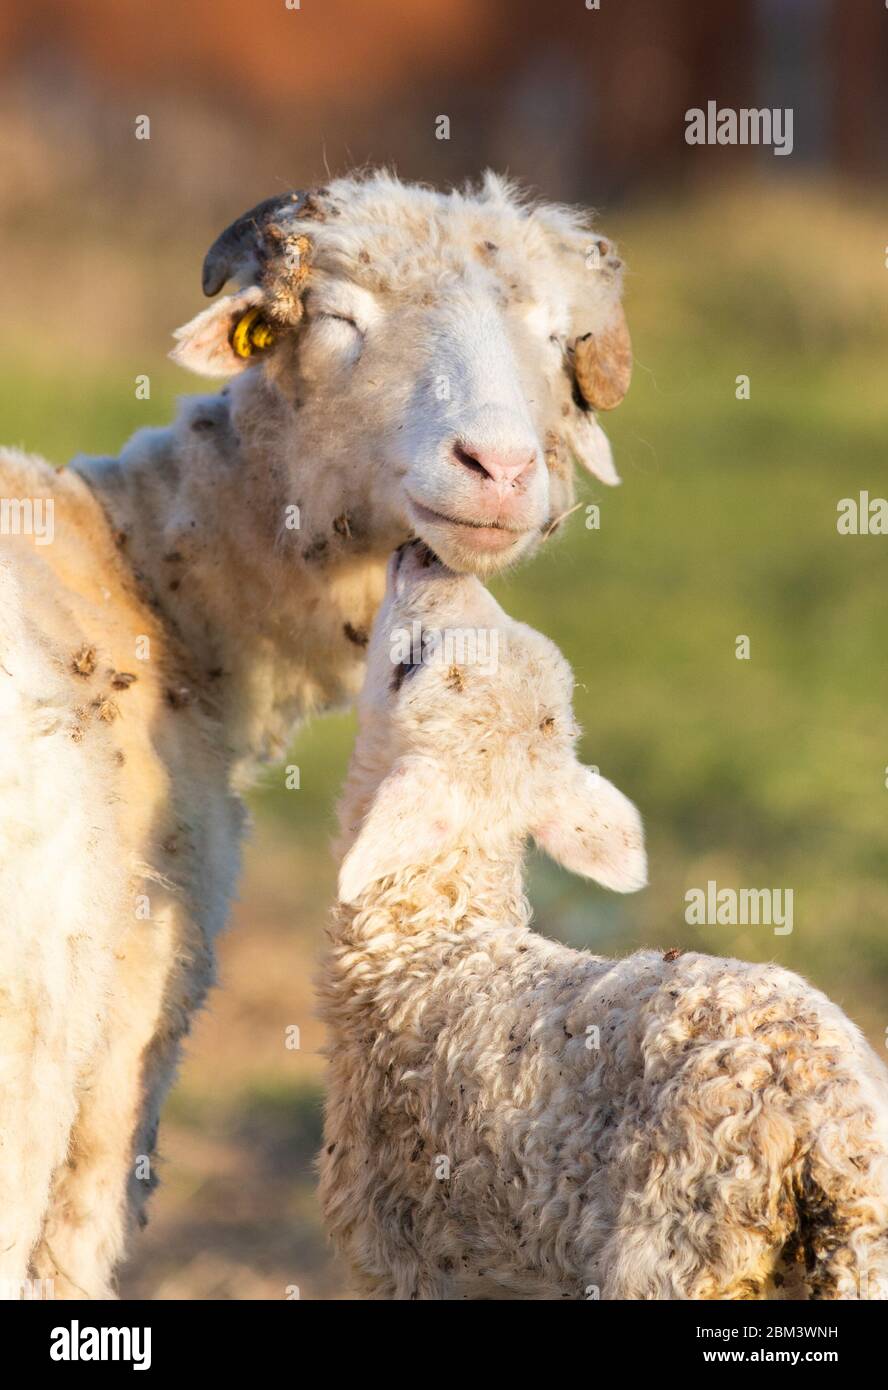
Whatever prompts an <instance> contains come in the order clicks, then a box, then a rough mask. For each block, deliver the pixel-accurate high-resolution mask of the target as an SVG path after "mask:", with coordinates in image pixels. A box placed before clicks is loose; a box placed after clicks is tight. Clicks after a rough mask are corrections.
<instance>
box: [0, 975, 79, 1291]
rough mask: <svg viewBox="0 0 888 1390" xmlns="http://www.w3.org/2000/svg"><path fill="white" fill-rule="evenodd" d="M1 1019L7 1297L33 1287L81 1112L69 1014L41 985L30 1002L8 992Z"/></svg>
mask: <svg viewBox="0 0 888 1390" xmlns="http://www.w3.org/2000/svg"><path fill="white" fill-rule="evenodd" d="M0 997H3V1000H4V1003H3V1009H2V1019H0V1298H2V1299H17V1298H20V1297H22V1296H23V1295H25V1296H27V1293H26V1282H25V1281H26V1280H27V1278H28V1262H29V1258H30V1255H31V1251H32V1249H33V1247H34V1245H35V1243H36V1241H37V1239H38V1237H39V1235H40V1228H41V1224H42V1221H43V1217H44V1213H45V1211H46V1207H47V1204H48V1202H49V1195H50V1189H51V1185H52V1175H53V1172H54V1170H55V1168H56V1167H57V1165H58V1164H59V1163H61V1162H62V1161H63V1159H64V1156H65V1151H66V1147H67V1143H68V1135H69V1132H70V1129H71V1125H72V1123H73V1120H74V1115H75V1113H76V1100H75V1094H76V1091H75V1088H76V1075H75V1067H74V1066H73V1065H72V1063H71V1060H70V1057H69V1054H68V1052H67V1049H66V1035H65V1025H64V1020H63V1019H62V1018H60V1016H59V1014H58V1012H57V1011H55V1010H54V1009H52V1008H51V1007H50V1006H49V1004H48V1003H47V1001H46V998H45V994H44V991H42V990H35V992H34V999H35V1000H37V999H39V1000H40V1002H39V1003H33V1004H32V1005H31V1006H30V1007H15V1006H14V1005H12V1004H11V1003H10V996H9V994H8V993H6V992H4V991H3V990H0Z"/></svg>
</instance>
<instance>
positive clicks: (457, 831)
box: [319, 542, 888, 1299]
mask: <svg viewBox="0 0 888 1390" xmlns="http://www.w3.org/2000/svg"><path fill="white" fill-rule="evenodd" d="M415 623H418V624H420V625H421V628H422V630H423V631H424V632H428V633H433V634H441V633H455V632H461V633H463V634H465V633H467V632H476V633H477V632H480V631H482V630H486V631H488V632H489V633H495V634H497V636H498V640H497V642H496V643H490V642H488V643H487V644H486V646H487V649H488V650H489V649H490V647H491V646H494V647H495V648H496V650H497V651H498V654H499V655H498V669H497V671H496V673H495V674H491V672H490V671H489V670H482V669H481V667H480V665H472V664H470V663H469V662H467V661H466V662H462V663H459V662H457V663H455V664H451V663H450V662H449V661H448V658H447V657H446V656H442V653H443V652H444V651H445V645H444V644H443V643H442V642H440V641H434V642H430V643H429V649H430V650H431V651H433V652H434V653H435V659H433V660H432V661H430V662H423V661H419V662H418V663H416V664H410V663H408V664H406V665H404V664H398V665H394V664H393V661H392V659H391V657H392V654H393V653H394V654H395V655H396V656H397V657H398V658H399V660H400V656H401V651H400V634H401V632H402V631H403V630H407V631H411V630H412V629H413V625H414V624H415ZM451 655H452V653H451ZM571 689H572V677H571V672H570V669H569V667H568V665H567V663H566V661H565V660H564V658H563V657H562V656H561V654H560V653H559V652H558V651H557V649H556V648H555V647H554V646H553V645H552V643H551V642H549V641H548V640H547V639H546V638H545V637H543V636H541V635H540V634H539V633H536V632H533V631H532V630H530V629H529V628H527V627H525V626H523V625H521V624H519V623H517V622H513V621H512V620H510V619H509V618H508V617H507V616H506V615H505V614H504V613H503V611H502V609H501V608H500V607H499V605H498V604H497V603H496V602H495V601H494V599H493V598H492V597H491V596H490V594H489V593H487V592H486V591H485V589H484V588H483V587H482V585H481V584H480V582H479V581H478V580H477V579H476V578H474V577H472V576H458V575H455V574H454V573H453V572H452V571H450V570H449V569H447V568H446V567H445V566H444V565H443V564H441V563H440V562H439V561H437V560H436V559H435V558H434V557H433V556H432V555H431V554H430V553H429V552H428V551H427V550H426V549H425V548H424V547H423V546H422V545H421V544H419V543H415V542H414V543H412V544H410V545H409V546H407V547H406V548H405V549H402V550H401V551H399V552H398V554H397V555H396V556H395V557H394V558H393V561H392V563H391V566H390V570H389V577H388V588H387V594H386V598H385V602H384V605H383V608H382V610H381V612H380V615H379V618H378V621H377V626H376V628H375V630H374V634H373V637H372V641H371V645H370V652H369V659H368V670H367V679H366V684H365V688H364V692H363V694H362V696H361V701H360V706H359V708H360V721H361V722H360V733H359V738H358V742H357V746H356V749H355V753H354V758H353V761H352V765H351V768H350V772H349V777H348V781H347V785H346V790H345V794H344V798H343V803H342V809H341V820H342V828H343V844H344V849H345V853H344V858H343V862H342V866H341V873H340V891H339V902H338V904H337V907H336V909H335V912H334V916H333V922H332V926H331V929H330V941H329V946H328V950H327V953H326V956H325V960H324V965H323V969H322V975H321V979H320V999H321V1009H322V1013H323V1016H324V1018H325V1020H326V1023H327V1026H328V1030H329V1044H328V1057H329V1081H328V1099H327V1109H326V1123H325V1132H324V1149H323V1152H322V1154H321V1156H320V1160H319V1164H320V1192H321V1200H322V1205H323V1209H324V1213H325V1217H326V1221H327V1223H328V1226H329V1229H330V1232H331V1234H332V1237H333V1239H334V1242H335V1245H336V1246H337V1248H338V1249H339V1251H340V1252H341V1253H342V1255H343V1256H344V1258H345V1260H346V1261H347V1263H348V1265H349V1267H350V1270H351V1274H352V1277H353V1279H354V1283H355V1287H356V1289H357V1290H358V1291H360V1292H361V1293H362V1294H363V1295H364V1296H366V1297H370V1298H395V1299H454V1298H482V1299H492V1298H524V1299H554V1298H572V1299H588V1298H595V1297H601V1298H606V1299H615V1298H623V1299H675V1298H679V1299H726V1298H730V1299H736V1298H772V1297H798V1296H804V1295H808V1296H811V1297H817V1298H827V1299H836V1298H841V1299H856V1298H873V1299H875V1298H886V1297H888V1072H886V1069H885V1067H884V1066H883V1064H882V1063H881V1062H880V1061H879V1060H878V1059H877V1058H876V1056H875V1054H874V1053H873V1052H872V1051H871V1050H870V1049H869V1047H868V1046H867V1045H866V1043H865V1042H864V1040H863V1038H862V1036H861V1034H860V1033H859V1031H858V1030H857V1028H856V1027H855V1026H854V1025H853V1024H852V1023H851V1022H850V1021H849V1020H848V1019H847V1018H846V1017H845V1015H844V1014H843V1013H842V1011H841V1010H840V1009H839V1008H838V1007H837V1006H836V1005H835V1004H833V1003H831V1002H830V1000H829V999H827V998H826V997H825V996H824V995H823V994H821V993H820V992H819V991H817V990H815V989H813V988H812V987H811V986H810V985H808V984H807V983H806V982H805V981H804V980H802V979H801V978H800V977H799V976H797V975H794V974H792V973H790V972H789V971H787V970H784V969H782V968H780V967H779V966H777V965H773V964H771V965H754V964H748V963H745V962H743V961H738V960H720V959H716V958H713V957H710V956H705V955H700V954H696V953H689V954H686V955H681V954H679V953H678V952H677V951H675V950H670V951H668V952H666V953H665V954H663V953H661V952H658V951H653V950H644V951H639V952H637V953H635V954H633V955H630V956H628V957H626V958H625V959H622V960H606V959H603V958H601V957H599V956H594V955H590V954H588V953H586V952H584V951H577V950H572V949H569V948H568V947H566V946H563V945H560V944H557V943H555V942H552V941H549V940H546V939H544V938H543V937H541V936H539V935H537V934H536V933H534V932H533V931H532V930H531V929H530V927H529V919H530V910H529V906H528V903H527V900H526V898H525V896H524V892H523V886H522V867H523V866H522V860H523V846H524V841H525V838H526V836H527V835H528V834H532V835H533V837H534V838H535V840H536V842H537V843H538V845H540V846H541V847H542V848H543V849H545V850H546V851H547V852H548V853H549V854H550V855H551V856H552V857H553V858H555V859H556V860H557V861H559V862H560V863H561V864H563V865H564V866H566V867H567V868H568V869H570V870H572V871H573V872H575V873H579V874H583V875H585V876H587V877H589V878H593V879H596V880H597V881H598V882H599V883H602V884H604V885H605V886H606V887H608V888H611V889H615V890H617V891H620V892H623V891H630V890H634V889H637V888H639V887H640V886H642V885H643V883H644V881H645V874H646V862H645V851H644V844H643V834H642V828H641V822H640V819H639V816H638V813H637V811H636V810H635V808H634V807H633V806H632V805H631V803H630V802H628V801H627V800H626V798H625V797H624V796H623V795H622V794H621V793H620V792H618V791H617V790H616V788H614V787H613V786H612V785H611V784H610V783H609V782H607V781H606V780H605V779H604V778H603V777H601V776H599V775H598V774H597V773H595V772H593V771H591V770H590V769H586V768H583V767H582V766H581V765H580V763H579V762H578V760H577V758H576V755H575V752H574V745H575V741H576V737H577V729H576V726H575V723H574V718H573V714H572V710H571Z"/></svg>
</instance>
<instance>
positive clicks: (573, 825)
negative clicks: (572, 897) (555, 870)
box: [532, 762, 647, 893]
mask: <svg viewBox="0 0 888 1390" xmlns="http://www.w3.org/2000/svg"><path fill="white" fill-rule="evenodd" d="M541 810H542V818H541V819H540V820H539V821H538V822H537V824H536V825H535V826H534V827H532V834H533V837H534V839H535V840H536V842H537V844H538V845H539V846H540V848H541V849H544V850H545V851H546V853H547V854H548V855H550V856H551V858H552V859H554V860H555V861H556V862H557V863H558V864H561V865H563V867H564V868H565V869H569V870H570V872H571V873H574V874H582V875H583V876H584V877H585V878H594V879H595V881H596V882H597V883H601V884H603V885H604V887H605V888H612V889H614V891H615V892H617V893H634V892H635V891H636V890H637V889H639V888H643V887H644V886H645V884H646V883H647V855H646V854H645V850H644V830H643V828H642V824H641V816H640V815H639V814H638V811H637V810H636V808H635V807H634V806H633V805H632V802H631V801H630V800H629V799H628V797H625V796H624V795H623V793H622V792H621V791H618V790H617V788H616V787H615V786H614V785H613V783H612V782H608V780H607V778H605V777H601V776H600V775H599V774H598V773H597V772H593V771H592V769H591V768H588V767H583V766H582V765H581V764H580V763H578V762H574V763H573V764H572V766H570V767H569V768H568V769H567V771H566V773H565V776H564V777H563V778H558V779H557V783H556V784H555V785H553V786H552V787H551V788H550V789H549V791H548V793H547V794H546V795H545V796H544V798H543V806H542V808H541Z"/></svg>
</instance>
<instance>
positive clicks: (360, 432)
mask: <svg viewBox="0 0 888 1390" xmlns="http://www.w3.org/2000/svg"><path fill="white" fill-rule="evenodd" d="M621 269H622V267H621V262H620V261H619V259H618V258H617V257H616V256H615V254H614V253H613V248H612V247H611V245H610V243H609V242H606V241H604V240H602V239H600V238H595V239H593V240H591V241H590V232H589V230H588V226H587V223H586V221H585V219H584V218H583V217H582V216H581V215H579V214H575V213H572V212H570V211H568V210H566V209H563V208H557V207H552V206H549V205H546V204H538V205H528V204H527V203H526V202H525V201H524V200H523V199H522V198H521V196H520V195H519V194H517V193H516V192H515V190H513V189H512V188H510V187H509V186H508V185H507V184H505V183H503V182H502V181H501V180H498V179H496V178H495V177H494V176H488V177H487V178H486V180H485V181H484V182H483V183H482V185H481V186H480V187H479V188H472V189H468V190H466V191H464V192H457V191H454V192H451V193H446V194H444V193H437V192H435V191H434V190H432V189H427V188H423V187H418V186H415V185H408V184H402V183H401V182H400V181H399V180H397V179H394V178H392V177H391V176H390V175H386V174H374V175H369V176H367V177H364V178H352V179H349V178H345V179H339V180H334V181H333V182H332V183H331V184H330V185H329V186H328V187H324V188H316V189H311V190H309V191H304V192H288V193H286V194H282V195H280V196H277V197H274V198H269V199H266V200H265V201H264V202H262V203H259V204H257V206H256V207H254V208H251V209H250V210H249V211H248V212H246V213H244V214H243V215H242V216H241V217H238V218H237V219H236V220H235V221H234V222H233V223H232V224H231V225H230V226H229V227H227V228H226V229H225V231H224V232H222V234H221V235H220V236H219V237H217V239H216V241H215V242H214V243H213V245H212V246H211V248H210V250H209V252H208V253H207V256H206V259H205V262H204V272H203V285H204V290H205V291H206V292H207V293H208V294H214V293H216V292H218V291H219V290H221V289H222V288H223V286H224V285H225V283H226V281H228V280H231V279H234V280H236V281H237V282H238V284H239V285H240V288H239V289H237V290H235V292H234V293H231V294H229V295H227V296H225V297H221V298H219V299H218V300H216V302H215V303H214V304H213V305H211V307H210V308H209V309H206V310H205V311H204V312H203V313H202V314H200V315H198V316H197V318H195V319H194V320H193V321H192V322H191V323H189V324H187V325H186V326H185V327H184V328H182V329H180V330H179V331H178V332H177V334H176V338H177V340H178V346H177V348H176V349H175V351H174V353H173V357H174V358H175V360H176V361H178V362H179V363H181V364H182V365H184V366H187V367H190V368H192V369H193V370H195V371H197V372H199V373H200V374H202V375H217V376H228V375H232V374H235V373H238V372H243V371H244V369H245V368H252V369H254V371H255V372H256V373H261V375H262V378H263V382H264V387H267V388H269V390H270V391H271V392H272V393H273V394H276V396H277V397H278V398H279V399H280V400H282V401H283V402H284V403H285V404H289V405H290V406H294V407H296V409H295V411H293V410H290V411H288V410H286V409H284V410H283V411H282V412H281V418H282V419H284V420H285V421H286V423H285V425H284V426H283V427H282V428H283V429H284V430H285V431H286V435H287V437H286V438H281V439H280V441H279V445H280V449H279V457H281V458H282V459H286V458H287V457H288V456H289V455H291V454H292V456H293V457H294V459H295V458H296V457H297V456H298V457H302V458H306V457H315V458H316V459H317V461H318V463H322V464H323V470H324V474H325V477H326V478H328V479H329V480H330V482H329V487H330V488H331V489H332V487H333V486H334V483H333V479H334V478H338V479H339V480H340V481H346V482H348V483H349V487H348V488H347V489H345V491H346V493H347V495H348V496H349V497H353V496H354V491H355V488H354V486H353V484H354V478H353V477H351V478H345V474H346V473H349V474H351V475H354V473H355V470H356V469H358V468H363V469H364V470H365V475H364V481H363V484H362V485H361V486H362V490H363V493H364V496H363V497H362V498H361V499H360V501H361V506H362V510H363V511H364V512H365V513H367V514H371V513H372V521H371V522H370V523H368V524H370V525H371V528H372V529H374V530H375V531H376V533H377V536H378V538H379V540H380V541H381V540H382V536H383V532H384V535H385V538H386V539H390V538H391V537H394V538H395V542H396V543H397V540H399V539H403V538H404V536H405V535H409V534H410V533H415V534H418V535H420V536H422V537H423V538H424V539H425V540H426V541H427V542H428V544H429V545H430V546H431V547H432V548H433V549H434V550H435V551H436V552H437V553H438V554H440V555H442V556H444V557H445V558H446V559H447V561H448V563H449V564H450V565H451V566H452V567H453V568H454V569H456V570H463V569H468V570H471V571H473V572H475V573H487V572H491V571H493V570H495V569H498V568H501V567H502V565H503V564H504V563H508V562H511V561H513V560H515V559H517V558H518V557H519V556H521V555H524V554H526V553H528V552H529V551H530V550H532V549H533V547H534V546H535V545H536V544H538V543H539V542H540V540H541V539H543V538H545V537H548V536H549V535H551V534H552V532H553V531H554V529H555V524H556V522H557V521H558V519H559V518H560V517H561V516H562V515H564V514H565V513H566V511H567V510H568V509H569V508H570V504H571V502H572V500H573V480H572V467H571V459H572V458H573V459H575V460H577V461H578V462H579V463H580V464H581V465H582V466H583V467H584V468H585V469H586V470H587V471H588V472H589V473H591V474H592V475H593V476H594V477H596V478H597V479H599V481H601V482H604V483H607V484H610V485H613V484H616V483H618V482H619V477H618V475H617V473H616V470H615V468H614V465H613V459H612V457H611V452H610V447H609V445H608V441H607V439H606V437H605V435H604V432H603V431H602V429H601V427H600V425H599V423H598V419H597V414H598V412H600V411H605V410H610V409H612V408H613V407H614V406H615V405H617V404H618V402H619V401H620V400H621V399H622V397H623V395H624V394H625V391H626V389H627V387H628V384H629V376H630V371H631V346H630V342H629V335H628V330H627V328H626V320H625V317H624V315H623V310H622V306H621V303H620V297H621V289H622V276H621ZM258 379H259V378H258V377H250V378H249V379H248V380H249V381H255V380H258ZM247 389H250V390H251V389H252V387H250V386H249V385H248V388H247ZM291 435H292V438H291ZM266 437H267V431H266ZM358 460H360V462H359V461H358ZM294 466H295V464H294ZM325 486H327V485H326V484H325ZM383 513H385V516H384V522H383V520H382V518H383Z"/></svg>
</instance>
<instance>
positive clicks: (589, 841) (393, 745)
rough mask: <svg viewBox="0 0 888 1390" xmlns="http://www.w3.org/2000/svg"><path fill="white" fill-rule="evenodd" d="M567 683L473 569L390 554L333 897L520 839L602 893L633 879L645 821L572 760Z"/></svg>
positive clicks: (504, 856) (554, 655) (354, 894)
mask: <svg viewBox="0 0 888 1390" xmlns="http://www.w3.org/2000/svg"><path fill="white" fill-rule="evenodd" d="M572 692H573V676H572V673H571V670H570V667H569V666H568V664H567V662H566V661H565V659H564V657H563V656H562V655H561V653H560V652H559V651H558V649H557V648H556V647H555V645H554V644H553V643H552V642H550V641H549V639H548V638H547V637H544V636H543V635H542V634H541V633H539V632H534V631H533V630H532V629H531V628H528V627H526V626H525V625H524V624H523V623H516V622H514V621H513V620H512V619H511V618H510V617H509V616H508V614H506V613H504V612H503V609H502V608H501V607H500V605H499V604H498V603H497V602H496V600H495V599H494V598H493V596H492V594H490V593H489V592H488V591H487V590H486V589H485V588H484V587H483V586H482V584H481V583H480V582H479V580H478V579H477V578H476V577H475V576H474V575H465V574H454V573H453V572H452V571H451V570H449V569H448V568H447V567H446V566H445V565H443V564H441V562H440V561H439V560H438V559H437V558H436V557H435V556H433V555H431V554H430V552H429V551H428V550H427V549H425V547H424V546H422V545H421V544H419V543H417V542H412V543H410V544H408V545H407V546H404V547H402V549H401V550H400V551H397V552H396V553H395V555H393V556H392V558H391V560H390V562H389V569H388V576H387V584H386V592H385V598H384V600H383V604H382V607H381V609H380V611H379V615H378V617H377V620H376V623H375V625H374V628H373V633H372V635H371V638H370V647H369V653H368V663H367V674H366V677H365V681H364V687H363V690H362V692H361V695H360V698H359V713H360V732H359V735H358V742H357V745H356V749H355V756H354V758H353V761H352V768H351V771H350V774H349V784H348V788H347V792H346V797H345V800H344V803H343V809H342V821H343V825H342V829H343V841H344V843H343V846H342V847H343V848H347V850H348V852H347V854H346V856H345V859H344V862H343V865H342V871H341V874H340V880H339V883H340V897H341V899H342V900H343V901H344V902H347V903H352V902H354V901H355V900H356V899H357V898H358V897H359V896H360V894H361V893H362V892H363V891H364V890H365V889H366V888H367V887H368V886H369V885H370V884H371V883H373V882H374V881H375V880H377V879H380V878H384V877H385V876H387V875H389V874H400V873H405V872H409V871H410V870H411V869H412V868H418V867H420V866H424V865H428V864H429V863H434V862H435V861H436V860H438V861H439V862H443V863H445V864H447V865H448V866H449V868H450V869H451V871H452V870H453V866H454V865H457V866H461V865H462V864H464V863H465V861H464V860H460V857H459V856H460V853H461V852H464V851H466V850H468V851H469V853H471V852H472V851H473V850H475V849H477V850H480V851H481V852H482V853H483V854H484V856H485V860H486V862H488V863H490V862H491V861H492V862H494V863H497V862H501V863H502V864H504V865H505V864H507V863H509V862H510V860H512V861H514V860H515V859H518V858H520V856H521V853H522V850H523V845H524V842H525V839H526V837H527V835H532V836H533V837H534V839H535V840H536V842H537V844H538V845H539V846H540V847H541V848H542V849H544V850H545V851H546V853H548V854H549V855H550V856H551V857H552V858H553V859H555V860H557V861H558V862H559V863H560V864H562V865H563V866H564V867H565V868H567V869H570V870H571V871H572V872H574V873H578V874H583V875H585V876H586V877H589V878H593V879H595V880H596V881H597V882H599V883H601V884H603V885H604V886H605V887H608V888H611V889H614V890H616V891H618V892H632V891H635V890H636V889H638V888H641V887H643V885H644V883H645V880H646V872H647V863H646V857H645V851H644V835H643V831H642V824H641V818H640V816H639V814H638V812H637V810H636V809H635V807H634V806H633V805H632V803H631V802H630V801H628V800H627V798H626V797H625V796H624V795H623V794H622V793H621V792H620V791H618V790H617V788H616V787H614V786H613V785H612V784H611V783H610V782H608V781H607V780H606V779H605V778H604V777H602V776H600V774H599V773H598V770H597V768H589V767H584V766H583V765H582V764H581V763H580V762H579V760H578V759H577V756H576V742H577V738H578V735H579V730H578V728H577V725H576V722H575V719H574V715H573V710H572V699H571V697H572ZM456 872H457V873H459V872H460V867H457V869H456Z"/></svg>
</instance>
